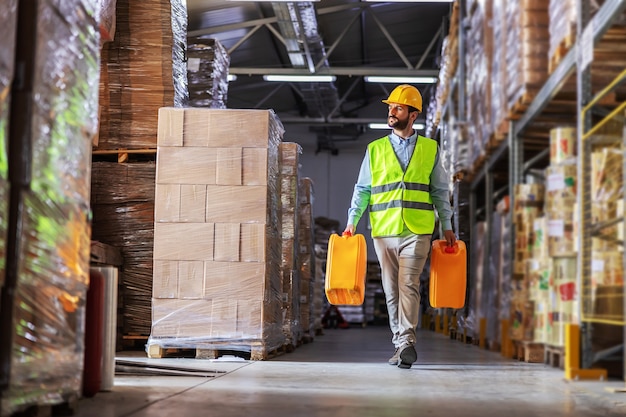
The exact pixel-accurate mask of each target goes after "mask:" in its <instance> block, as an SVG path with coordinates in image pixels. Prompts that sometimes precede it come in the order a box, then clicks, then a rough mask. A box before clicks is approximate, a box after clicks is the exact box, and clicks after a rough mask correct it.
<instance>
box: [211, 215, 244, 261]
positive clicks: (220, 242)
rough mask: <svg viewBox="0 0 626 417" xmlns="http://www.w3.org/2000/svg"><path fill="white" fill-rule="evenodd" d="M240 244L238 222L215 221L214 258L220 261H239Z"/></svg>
mask: <svg viewBox="0 0 626 417" xmlns="http://www.w3.org/2000/svg"><path fill="white" fill-rule="evenodd" d="M240 245H241V224H240V223H215V243H214V246H213V247H214V248H215V249H214V252H215V255H214V258H213V259H215V260H216V261H222V262H239V260H240V251H239V248H240Z"/></svg>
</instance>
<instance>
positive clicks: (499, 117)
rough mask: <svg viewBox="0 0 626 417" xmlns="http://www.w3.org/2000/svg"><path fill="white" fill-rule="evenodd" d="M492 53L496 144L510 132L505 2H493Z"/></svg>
mask: <svg viewBox="0 0 626 417" xmlns="http://www.w3.org/2000/svg"><path fill="white" fill-rule="evenodd" d="M492 16H493V21H492V22H491V23H492V27H493V29H492V33H493V42H492V53H493V59H491V65H492V68H491V79H490V81H491V86H490V89H491V109H490V112H491V123H492V127H493V136H492V138H493V142H494V144H495V143H497V142H499V141H502V140H504V138H505V137H506V134H507V132H508V130H509V119H508V112H507V111H506V109H507V104H506V103H507V97H506V88H505V86H506V85H507V84H506V83H507V79H508V75H507V72H506V71H507V62H506V60H505V59H502V57H504V56H505V53H506V51H507V39H506V37H507V32H508V27H507V26H506V21H505V18H506V13H505V1H504V0H493V4H492Z"/></svg>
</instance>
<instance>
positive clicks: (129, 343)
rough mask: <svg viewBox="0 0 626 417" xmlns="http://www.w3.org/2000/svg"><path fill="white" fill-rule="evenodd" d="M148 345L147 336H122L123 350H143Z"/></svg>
mask: <svg viewBox="0 0 626 417" xmlns="http://www.w3.org/2000/svg"><path fill="white" fill-rule="evenodd" d="M146 343H148V336H147V335H143V334H125V335H122V346H123V348H124V349H130V350H144V349H145V348H146Z"/></svg>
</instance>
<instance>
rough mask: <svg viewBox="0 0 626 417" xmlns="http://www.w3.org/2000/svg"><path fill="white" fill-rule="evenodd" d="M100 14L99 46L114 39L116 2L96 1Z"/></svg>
mask: <svg viewBox="0 0 626 417" xmlns="http://www.w3.org/2000/svg"><path fill="white" fill-rule="evenodd" d="M98 3H99V4H100V13H99V14H98V22H99V23H100V46H102V45H103V44H104V43H106V42H111V41H112V40H113V39H115V24H116V22H115V6H116V3H117V0H98Z"/></svg>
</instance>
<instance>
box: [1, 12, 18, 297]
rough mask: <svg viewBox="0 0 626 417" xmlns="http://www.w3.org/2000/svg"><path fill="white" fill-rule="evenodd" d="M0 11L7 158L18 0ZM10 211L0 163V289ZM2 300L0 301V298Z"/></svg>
mask: <svg viewBox="0 0 626 417" xmlns="http://www.w3.org/2000/svg"><path fill="white" fill-rule="evenodd" d="M4 7H5V11H4V12H3V13H2V15H0V158H1V159H2V160H3V161H6V160H8V140H9V118H10V112H9V109H10V105H11V83H12V82H13V70H14V65H15V29H16V26H17V0H9V1H8V2H7V3H6V4H5V6H4ZM8 211H9V170H8V166H6V165H2V166H0V261H1V262H2V264H1V265H2V266H1V267H0V290H2V286H3V284H4V279H5V271H4V266H5V260H4V259H5V256H6V245H7V241H6V237H7V226H8V225H7V222H8V218H9V215H8ZM0 303H1V301H0Z"/></svg>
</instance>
